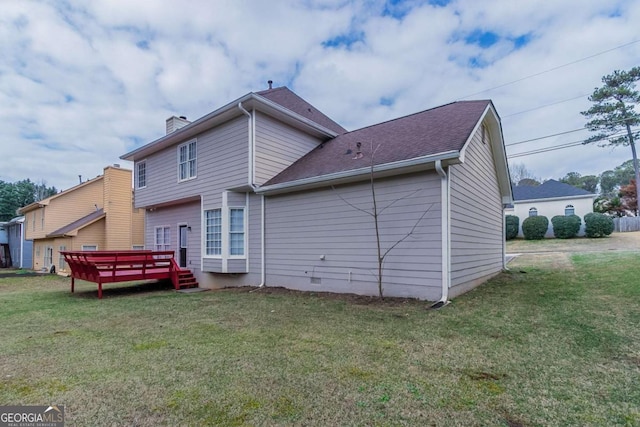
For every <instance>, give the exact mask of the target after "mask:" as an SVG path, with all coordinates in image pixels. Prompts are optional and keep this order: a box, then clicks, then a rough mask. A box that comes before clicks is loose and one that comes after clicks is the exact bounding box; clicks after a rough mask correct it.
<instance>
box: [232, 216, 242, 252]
mask: <svg viewBox="0 0 640 427" xmlns="http://www.w3.org/2000/svg"><path fill="white" fill-rule="evenodd" d="M229 255H231V256H243V255H244V209H243V208H232V209H230V211H229Z"/></svg>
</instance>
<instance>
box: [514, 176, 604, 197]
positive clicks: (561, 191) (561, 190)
mask: <svg viewBox="0 0 640 427" xmlns="http://www.w3.org/2000/svg"><path fill="white" fill-rule="evenodd" d="M590 195H592V193H589V192H588V191H586V190H583V189H581V188H576V187H574V186H573V185H569V184H565V183H563V182H558V181H556V180H554V179H550V180H548V181H545V182H544V183H543V184H540V185H536V186H529V185H518V186H515V187H513V200H515V201H520V200H536V199H552V198H555V197H571V196H590Z"/></svg>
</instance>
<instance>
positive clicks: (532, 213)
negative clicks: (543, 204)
mask: <svg viewBox="0 0 640 427" xmlns="http://www.w3.org/2000/svg"><path fill="white" fill-rule="evenodd" d="M529 216H538V209H536V208H531V209H529Z"/></svg>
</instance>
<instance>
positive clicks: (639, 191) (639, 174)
mask: <svg viewBox="0 0 640 427" xmlns="http://www.w3.org/2000/svg"><path fill="white" fill-rule="evenodd" d="M625 125H626V126H627V136H628V137H629V145H630V146H631V154H632V156H633V172H634V174H635V177H636V216H637V215H638V212H640V170H639V169H638V155H637V153H636V144H635V142H634V141H633V132H631V126H630V125H629V122H626V123H625Z"/></svg>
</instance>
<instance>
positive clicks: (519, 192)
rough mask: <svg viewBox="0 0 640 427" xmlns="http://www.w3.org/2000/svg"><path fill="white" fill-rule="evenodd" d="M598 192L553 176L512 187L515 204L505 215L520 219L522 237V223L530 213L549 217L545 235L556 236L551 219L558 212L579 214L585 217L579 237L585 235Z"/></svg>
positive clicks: (560, 213) (506, 210) (559, 213)
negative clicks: (594, 192)
mask: <svg viewBox="0 0 640 427" xmlns="http://www.w3.org/2000/svg"><path fill="white" fill-rule="evenodd" d="M595 198H596V195H595V194H592V193H589V192H588V191H586V190H583V189H581V188H576V187H574V186H572V185H569V184H565V183H563V182H559V181H556V180H554V179H550V180H548V181H545V182H544V183H542V184H540V185H536V186H531V185H518V186H515V187H513V204H512V205H510V206H507V208H505V215H515V216H517V217H518V218H520V230H519V232H518V236H520V237H523V234H522V222H523V221H524V220H525V219H526V218H527V217H530V216H537V215H544V216H546V217H547V218H549V228H548V230H547V234H546V235H545V236H546V237H553V226H552V225H551V218H553V217H554V216H556V215H578V216H579V217H580V218H581V219H582V225H581V227H580V231H579V232H578V235H579V236H583V235H584V216H585V215H586V214H588V213H591V212H593V200H594V199H595Z"/></svg>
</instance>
